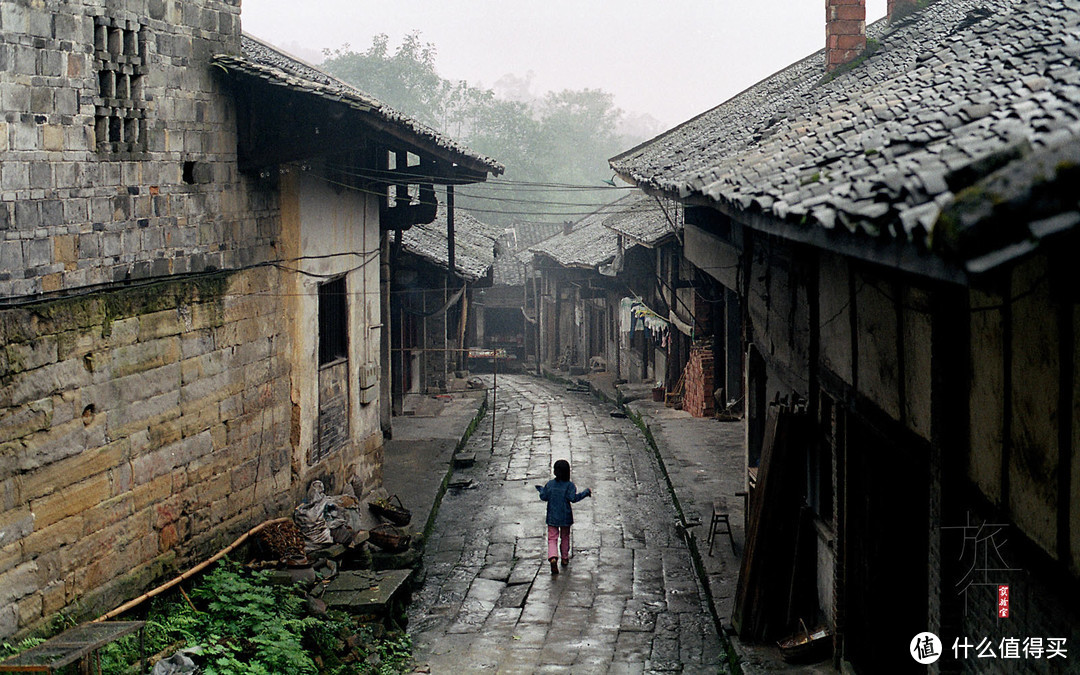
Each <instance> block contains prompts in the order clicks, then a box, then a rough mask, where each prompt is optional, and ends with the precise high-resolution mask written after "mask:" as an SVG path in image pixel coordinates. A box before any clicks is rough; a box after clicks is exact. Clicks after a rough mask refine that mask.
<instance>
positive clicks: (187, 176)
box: [184, 162, 195, 185]
mask: <svg viewBox="0 0 1080 675" xmlns="http://www.w3.org/2000/svg"><path fill="white" fill-rule="evenodd" d="M184 182H185V183H187V184H188V185H194V184H195V162H184Z"/></svg>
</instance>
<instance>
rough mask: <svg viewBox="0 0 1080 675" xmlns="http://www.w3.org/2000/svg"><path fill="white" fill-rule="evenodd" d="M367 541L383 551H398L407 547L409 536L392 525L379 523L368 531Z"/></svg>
mask: <svg viewBox="0 0 1080 675" xmlns="http://www.w3.org/2000/svg"><path fill="white" fill-rule="evenodd" d="M368 537H369V538H368V541H370V542H371V543H372V544H375V545H376V546H378V547H379V548H381V549H382V550H384V551H389V552H390V553H398V552H400V551H404V550H405V549H407V548H409V540H410V539H411V537H410V536H409V535H408V534H406V533H405V532H404V531H403V530H401V529H400V528H397V527H394V526H393V525H379V526H378V527H376V528H374V529H373V530H371V531H370V532H368Z"/></svg>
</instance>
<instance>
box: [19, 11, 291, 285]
mask: <svg viewBox="0 0 1080 675" xmlns="http://www.w3.org/2000/svg"><path fill="white" fill-rule="evenodd" d="M239 12H240V4H239V2H238V0H196V1H192V2H183V3H181V2H178V1H175V0H150V1H147V0H141V1H140V0H126V1H119V2H110V3H108V9H107V8H106V3H105V2H103V1H101V0H82V1H81V2H56V1H52V0H51V1H49V2H34V3H30V2H26V1H25V0H18V1H11V2H8V1H5V2H4V3H3V8H2V12H0V22H2V23H0V25H2V30H0V102H2V109H3V111H4V114H3V115H2V116H0V154H3V163H2V166H0V297H3V296H24V295H34V294H38V293H41V292H46V291H55V290H60V289H70V288H77V287H82V286H87V285H93V284H102V283H110V282H113V281H118V280H124V279H129V278H132V279H140V278H147V277H150V276H161V275H164V274H175V273H186V272H198V271H203V270H206V269H226V268H236V267H239V266H241V265H243V264H245V263H247V262H251V261H254V260H260V259H266V258H268V257H271V252H270V242H271V240H272V238H273V235H274V232H273V227H274V225H275V223H274V222H273V221H271V220H267V219H261V218H258V217H256V215H255V214H258V213H260V212H263V211H265V210H266V208H267V204H265V203H264V201H265V200H266V199H268V198H269V195H268V194H267V193H264V192H258V191H253V190H250V189H249V187H250V184H249V179H245V178H244V177H242V176H240V175H239V174H238V172H237V169H236V121H235V118H236V114H235V110H234V106H233V104H232V102H231V100H230V99H229V98H228V97H227V96H226V95H225V88H224V78H223V74H222V73H221V72H220V69H217V68H213V67H212V66H211V65H210V64H209V58H210V56H211V55H212V54H214V53H221V52H236V51H238V49H239V36H240V21H239ZM114 30H123V31H126V32H127V34H135V33H137V34H138V35H139V41H138V44H139V46H138V47H137V48H135V51H136V52H137V53H141V54H143V55H144V57H134V58H136V59H138V61H139V64H138V65H137V66H130V65H124V66H123V67H124V68H126V69H127V70H132V73H133V74H126V73H121V74H119V77H120V78H121V79H122V78H124V77H127V78H128V80H125V82H127V84H123V85H121V84H117V80H116V78H117V77H118V75H117V72H118V71H112V70H109V69H108V68H109V66H106V65H105V64H106V63H107V62H120V61H123V60H126V59H128V57H127V56H123V57H122V58H110V57H108V56H106V57H105V58H103V55H107V54H108V53H109V51H108V49H109V47H108V42H109V39H110V38H109V37H108V35H109V33H110V31H114ZM103 36H104V37H103ZM103 41H104V42H103ZM113 65H115V64H113ZM133 69H135V70H138V71H139V72H142V73H144V74H142V75H138V74H135V71H134V70H133ZM215 71H216V72H215ZM103 74H109V77H108V78H106V79H108V80H109V82H110V84H109V85H108V87H109V89H110V91H108V92H103V91H102V87H103V86H105V85H102V83H101V79H102V78H101V76H102V75H103ZM122 90H123V91H122ZM103 94H109V95H110V96H114V97H120V98H106V97H104V96H103ZM112 104H116V105H128V106H131V109H130V111H129V112H130V113H131V114H138V115H140V116H141V117H140V119H139V120H138V122H139V125H142V127H144V128H145V133H144V134H143V135H141V136H140V143H138V144H135V145H131V146H129V144H124V143H111V142H109V141H108V138H110V137H109V136H108V134H106V140H105V141H100V140H99V139H98V127H99V121H100V120H99V117H100V115H98V112H99V111H102V110H106V109H110V110H111V109H113V108H115V107H116V106H113V107H112V108H110V107H109V106H110V105H112ZM125 110H127V109H126V108H125ZM125 114H127V113H125ZM107 121H108V120H106V122H107ZM106 126H107V124H106ZM136 126H138V125H136ZM124 133H127V131H126V130H125V132H124ZM140 133H142V132H140ZM222 216H225V217H222Z"/></svg>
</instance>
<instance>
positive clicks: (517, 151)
mask: <svg viewBox="0 0 1080 675" xmlns="http://www.w3.org/2000/svg"><path fill="white" fill-rule="evenodd" d="M436 54H437V52H436V49H435V45H433V44H432V43H430V42H427V43H425V42H423V40H422V39H421V36H420V33H419V32H418V31H413V32H412V33H409V34H408V35H406V36H405V38H404V39H403V40H402V43H401V44H400V45H399V46H398V47H397V49H396V50H394V51H393V53H391V51H390V44H389V38H388V37H387V36H386V35H384V34H380V35H376V36H375V38H374V39H373V41H372V44H371V47H369V48H368V49H367V50H366V51H364V52H354V51H352V50H351V49H350V48H349V45H344V46H343V47H341V48H340V49H335V50H332V51H331V50H327V51H326V52H325V55H326V57H327V58H326V61H324V62H323V68H325V69H326V70H327V71H328V72H330V73H332V74H333V75H336V76H337V77H340V78H341V79H343V80H345V81H346V82H349V83H350V84H353V85H354V86H356V87H358V88H359V89H361V90H363V91H365V92H368V93H370V94H372V95H373V96H375V97H377V98H379V99H381V100H382V101H383V102H385V103H387V104H388V105H390V106H391V107H393V108H396V109H398V110H400V111H401V112H403V113H406V114H408V115H411V116H413V117H415V118H417V119H419V120H420V121H422V122H424V123H426V124H428V125H430V126H432V127H434V128H436V129H438V130H440V131H443V132H444V133H447V134H449V135H451V136H453V137H454V138H456V139H459V140H461V141H462V142H464V143H466V144H467V145H468V146H469V147H471V148H472V149H473V150H476V151H477V152H481V153H483V154H486V155H489V156H491V157H494V158H495V159H497V160H499V161H500V162H502V163H503V164H504V165H505V166H506V176H505V178H506V179H507V180H511V181H517V182H519V183H530V184H535V183H545V184H566V185H574V186H597V187H601V186H602V181H603V180H605V179H607V178H608V176H609V175H610V170H609V169H608V165H607V159H608V158H609V157H611V156H613V155H615V154H617V153H618V152H619V151H620V150H622V149H624V148H627V147H630V146H631V145H633V144H635V143H636V142H638V141H639V140H641V139H640V138H631V137H625V136H622V135H620V133H619V132H618V129H619V128H620V127H621V125H622V122H623V112H622V111H621V110H620V109H618V108H616V107H615V106H614V101H613V97H612V95H611V94H609V93H607V92H605V91H602V90H599V89H582V90H569V89H567V90H563V91H560V92H557V93H555V92H549V93H548V94H546V95H545V96H544V97H542V98H540V99H530V98H529V95H528V88H529V84H530V81H531V79H532V77H531V74H530V75H529V76H527V77H526V78H524V79H523V78H517V77H515V76H507V77H506V78H503V80H500V82H502V85H503V86H501V87H500V88H501V89H508V90H512V91H513V94H512V99H511V98H500V97H498V96H496V94H495V91H493V90H492V89H485V88H481V87H476V86H473V85H470V84H469V83H468V82H466V81H464V80H458V81H452V80H447V79H444V78H443V77H441V76H440V75H439V74H438V72H437V70H436V68H435V57H436ZM470 192H471V193H472V194H473V195H474V196H473V197H470V196H469V194H470ZM461 194H462V196H461V198H460V199H459V201H458V204H459V205H460V206H461V207H463V208H466V209H471V210H473V211H474V212H475V213H476V215H477V217H478V218H480V219H481V220H485V221H488V222H491V223H499V224H503V225H510V224H513V222H515V221H519V220H533V221H548V222H560V221H564V220H577V219H578V218H579V217H580V216H581V215H582V214H583V213H585V212H587V211H589V210H592V208H594V207H596V206H598V205H600V204H603V203H605V202H607V201H611V200H612V199H615V198H617V197H618V196H620V195H621V194H622V193H621V192H619V191H615V190H612V191H611V192H604V191H602V190H596V191H582V190H571V189H567V190H565V191H561V192H558V191H537V190H534V189H528V188H527V187H523V188H522V189H520V190H499V191H494V190H484V189H482V188H473V189H471V190H470V188H462V192H461ZM485 197H486V198H485Z"/></svg>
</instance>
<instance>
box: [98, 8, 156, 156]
mask: <svg viewBox="0 0 1080 675" xmlns="http://www.w3.org/2000/svg"><path fill="white" fill-rule="evenodd" d="M95 22H96V25H95V27H94V57H95V59H94V61H95V65H96V68H97V75H98V95H97V98H96V99H95V100H94V106H95V107H96V109H97V115H95V118H94V140H95V142H96V148H97V151H98V152H102V153H114V152H145V151H146V147H147V146H146V116H145V114H146V111H145V101H146V95H145V92H144V87H143V76H144V75H145V74H146V72H147V70H146V65H147V63H146V40H145V36H144V35H143V33H142V31H143V26H142V25H141V24H139V23H138V22H135V21H121V20H119V19H110V18H107V17H97V18H96V19H95Z"/></svg>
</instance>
